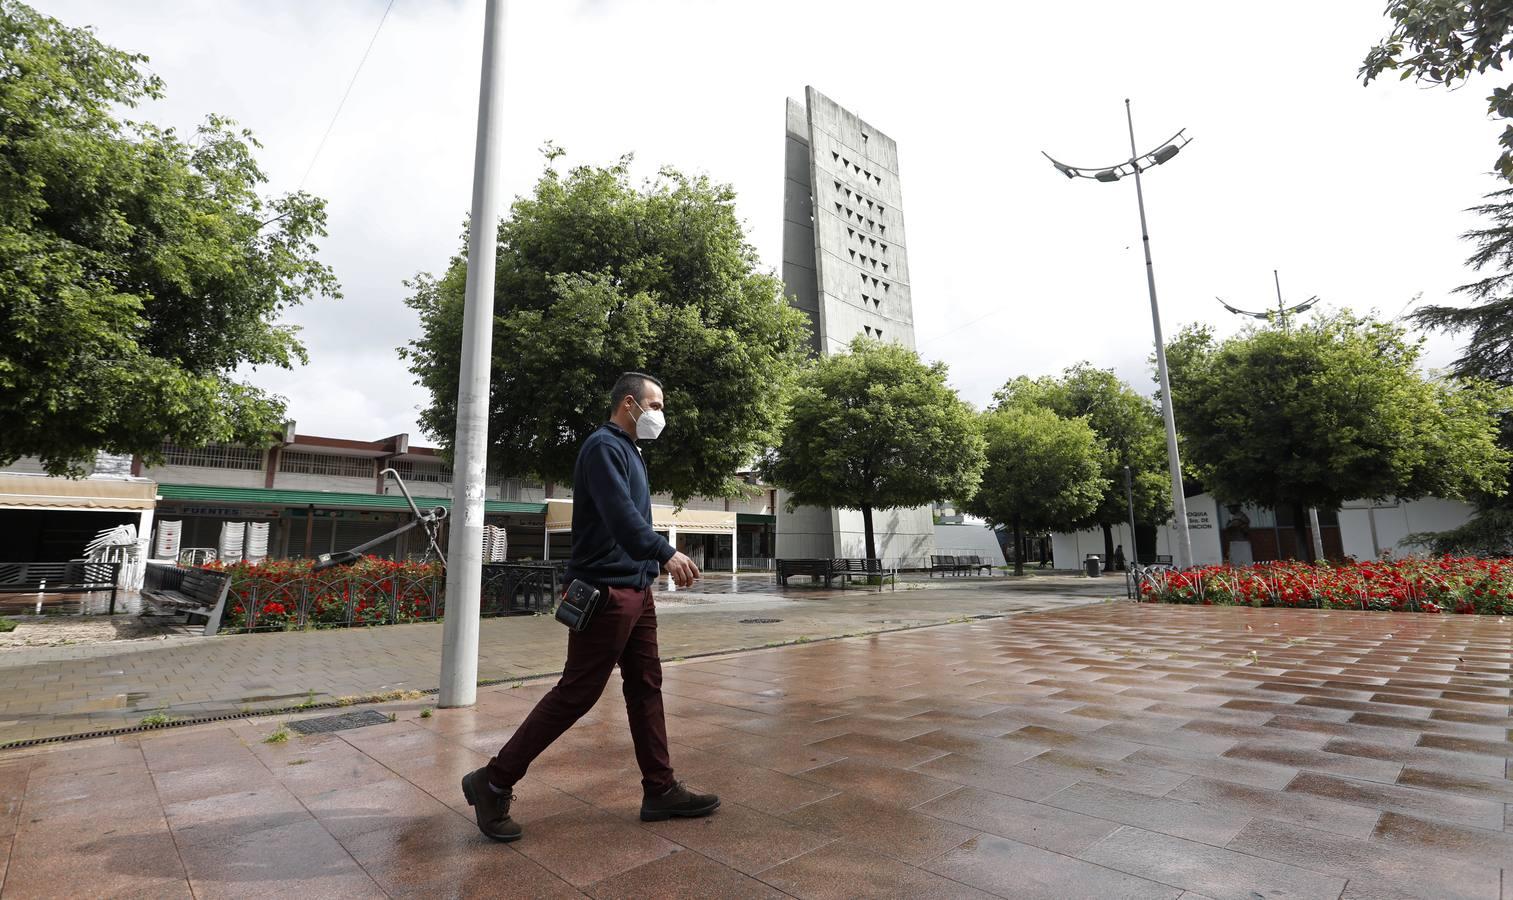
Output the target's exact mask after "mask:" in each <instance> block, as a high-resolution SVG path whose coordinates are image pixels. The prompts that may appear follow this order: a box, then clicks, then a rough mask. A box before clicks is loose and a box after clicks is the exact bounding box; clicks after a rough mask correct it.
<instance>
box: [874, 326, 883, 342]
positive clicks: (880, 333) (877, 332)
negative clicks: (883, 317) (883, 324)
mask: <svg viewBox="0 0 1513 900" xmlns="http://www.w3.org/2000/svg"><path fill="white" fill-rule="evenodd" d="M874 333H875V334H876V335H877V339H878V340H882V339H883V330H882V329H881V328H878V329H875V330H874Z"/></svg>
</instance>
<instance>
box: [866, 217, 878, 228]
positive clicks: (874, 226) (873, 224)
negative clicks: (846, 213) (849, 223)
mask: <svg viewBox="0 0 1513 900" xmlns="http://www.w3.org/2000/svg"><path fill="white" fill-rule="evenodd" d="M867 227H868V228H876V227H877V223H876V222H874V221H872V220H871V219H868V220H867Z"/></svg>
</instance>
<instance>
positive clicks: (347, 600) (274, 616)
mask: <svg viewBox="0 0 1513 900" xmlns="http://www.w3.org/2000/svg"><path fill="white" fill-rule="evenodd" d="M445 585H446V581H445V579H444V577H443V576H442V575H441V574H440V573H437V574H431V575H405V574H402V573H395V574H386V575H380V576H371V577H370V576H359V575H352V574H342V573H338V574H333V575H332V576H330V577H324V578H323V577H319V576H314V575H307V576H302V577H295V578H261V577H253V578H244V579H237V580H235V581H233V582H232V584H231V589H230V591H229V592H228V593H227V595H226V612H225V615H224V617H223V618H222V626H221V627H222V629H223V630H225V631H272V630H279V631H282V630H284V629H288V628H303V627H305V626H307V625H308V626H327V627H342V626H352V625H393V624H396V623H400V622H425V621H433V620H436V619H439V618H441V616H442V612H443V606H444V600H445V596H446V591H445Z"/></svg>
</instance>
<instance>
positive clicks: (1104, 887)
mask: <svg viewBox="0 0 1513 900" xmlns="http://www.w3.org/2000/svg"><path fill="white" fill-rule="evenodd" d="M784 618H785V619H786V618H789V616H788V615H786V614H785V616H784ZM552 634H553V635H554V636H555V637H556V638H557V639H558V640H559V641H560V637H561V635H560V633H556V632H553V633H552ZM371 639H372V636H371V635H360V634H359V635H354V638H353V640H354V641H367V640H371ZM321 640H325V638H324V637H322V638H321ZM354 646H356V644H354ZM558 646H559V648H560V643H559V645H558ZM1252 651H1255V652H1256V654H1257V656H1258V657H1259V658H1260V662H1259V663H1249V662H1246V661H1247V660H1249V659H1250V658H1251V657H1250V654H1251V652H1252ZM559 652H560V650H559ZM665 668H666V672H667V678H666V686H665V690H664V700H665V704H666V706H667V709H668V711H669V714H670V715H669V721H668V728H669V737H670V739H671V746H672V756H673V764H674V766H675V768H676V769H677V772H678V775H679V777H681V778H684V779H685V780H687V781H688V782H689V783H690V785H691V786H692V787H694V788H695V789H700V790H712V791H715V792H717V793H719V794H721V795H722V797H723V798H724V800H725V804H726V805H725V807H724V808H723V809H722V810H720V811H719V812H717V813H716V814H715V815H714V816H713V817H711V818H708V819H702V820H689V821H671V822H663V823H642V822H640V821H639V816H638V811H639V801H640V786H639V771H638V770H637V767H636V763H635V758H634V755H633V752H632V742H631V740H630V738H629V735H628V732H627V731H626V729H625V726H624V715H625V714H624V710H623V701H622V699H621V698H620V696H619V691H618V690H617V689H615V688H614V686H613V685H611V689H610V690H607V691H606V692H605V695H604V697H603V698H602V699H601V701H600V702H599V704H597V705H596V706H595V708H594V710H593V711H592V712H591V713H590V714H589V716H588V717H586V719H585V720H584V721H582V722H580V723H579V724H578V726H576V727H575V728H573V729H572V730H570V731H569V732H568V733H567V734H566V735H565V736H564V737H563V738H562V740H561V741H560V742H559V743H558V744H557V745H556V746H554V747H553V748H552V749H551V750H550V751H548V753H547V754H546V755H544V756H543V757H542V758H541V759H540V760H538V761H537V763H536V764H535V765H533V766H532V768H531V770H530V773H529V774H528V775H527V777H526V779H525V780H524V781H523V782H521V783H520V784H519V785H517V786H516V790H515V794H516V796H517V800H516V801H515V804H514V808H513V812H514V814H515V817H516V818H517V820H518V821H520V822H521V823H522V824H523V825H524V827H525V830H526V834H525V837H524V838H523V839H522V840H521V841H520V842H519V843H516V844H512V845H509V846H508V847H504V846H500V845H498V844H494V843H493V842H490V841H487V840H486V839H484V838H483V837H482V836H481V835H479V834H478V833H477V830H476V828H475V827H474V825H473V822H472V819H471V812H472V810H471V808H470V807H468V806H467V804H466V801H465V799H464V798H463V797H462V796H461V794H460V791H459V790H458V788H457V786H456V784H455V782H456V781H457V780H458V779H459V778H460V776H461V774H462V773H464V772H465V771H468V770H470V769H471V768H473V767H476V766H478V765H482V764H483V761H484V760H485V759H487V755H488V754H490V753H492V752H494V751H495V750H496V749H497V747H498V745H499V744H501V743H503V742H504V741H506V740H508V738H509V736H510V734H512V733H513V729H514V727H515V726H516V725H517V724H518V723H519V722H520V721H521V720H522V719H523V718H524V716H525V715H526V714H527V713H528V712H529V710H530V708H531V706H532V705H533V704H534V702H535V701H536V699H538V698H539V697H541V696H542V695H543V694H544V693H545V692H546V690H548V689H549V688H550V685H551V680H550V679H547V680H544V681H541V682H532V683H530V684H527V685H525V686H523V687H520V688H511V687H509V686H500V687H496V688H486V689H484V690H482V691H481V692H480V698H479V703H478V705H477V706H476V707H475V708H473V709H465V710H435V711H434V712H432V713H431V714H430V715H428V716H426V717H425V718H420V709H421V708H422V707H424V706H427V705H431V704H433V703H434V701H432V700H429V699H428V700H425V701H418V702H408V703H405V702H401V703H395V704H388V705H383V706H379V707H376V708H377V709H379V710H380V711H382V712H384V713H385V714H386V715H387V713H388V712H390V711H393V712H395V713H396V715H397V721H394V722H384V723H382V724H378V725H373V726H370V727H367V728H362V729H357V730H354V731H346V732H338V733H335V734H331V735H324V736H311V737H301V736H298V735H296V736H293V737H291V738H290V739H289V740H288V741H287V742H285V743H277V744H265V743H263V742H262V741H263V738H264V737H266V736H267V734H268V733H269V732H271V731H272V729H273V726H274V725H276V724H277V722H276V721H266V720H265V721H247V722H238V723H235V724H233V725H231V726H229V727H222V726H206V727H200V728H194V729H186V730H182V731H168V732H161V733H152V734H145V735H142V736H139V737H133V738H130V739H128V740H124V741H94V742H87V743H80V744H75V745H66V746H62V747H58V748H39V749H37V750H33V751H28V752H20V753H16V752H12V753H9V754H3V755H0V814H3V815H0V844H9V845H10V847H11V852H10V853H9V854H8V856H4V857H3V858H0V873H3V877H4V879H5V882H4V890H5V896H6V897H7V898H9V897H11V896H17V897H26V896H89V895H96V894H100V893H110V894H111V895H113V896H134V895H136V896H177V895H186V896H187V895H188V894H189V892H190V891H191V890H192V891H193V892H194V893H195V894H196V895H201V896H230V895H239V894H241V895H245V894H254V895H257V894H262V895H266V894H268V893H270V892H272V893H283V894H304V895H310V896H316V895H319V896H378V895H380V894H382V893H387V894H389V895H392V896H417V897H433V896H443V895H450V894H459V895H461V894H487V893H489V892H490V891H491V890H495V889H496V888H497V887H498V886H499V885H502V884H509V885H511V886H513V887H514V888H515V890H514V891H513V892H512V893H511V895H512V896H532V897H534V896H543V897H555V896H562V897H571V896H583V895H585V894H586V895H589V896H595V897H630V896H647V895H653V896H658V897H701V898H702V897H715V896H729V897H745V896H751V897H772V896H779V895H780V894H779V893H778V892H784V893H787V894H790V895H795V896H802V897H856V896H865V897H881V896H901V897H903V896H929V897H953V896H960V897H974V898H981V897H990V896H1001V897H1105V896H1107V897H1114V896H1130V897H1168V898H1176V897H1178V896H1181V897H1186V898H1187V900H1201V898H1204V897H1212V898H1219V897H1244V898H1252V897H1255V896H1257V895H1260V896H1291V897H1351V898H1355V900H1366V898H1388V897H1404V896H1412V897H1433V898H1436V900H1438V898H1441V897H1444V898H1453V897H1463V896H1464V897H1485V898H1488V900H1497V898H1498V897H1499V892H1500V891H1501V890H1504V888H1503V885H1504V884H1505V882H1506V880H1507V878H1508V873H1507V872H1505V871H1504V870H1503V869H1504V867H1505V866H1507V865H1509V861H1510V860H1513V832H1510V831H1509V827H1510V823H1513V812H1510V810H1513V787H1510V785H1513V777H1510V776H1513V755H1510V754H1509V747H1510V745H1513V740H1510V737H1513V736H1510V734H1509V729H1510V728H1513V717H1510V715H1509V707H1508V697H1507V678H1508V677H1509V673H1510V672H1513V623H1507V622H1504V623H1499V622H1497V621H1496V620H1495V619H1475V618H1471V617H1445V618H1439V617H1430V616H1413V615H1378V614H1359V613H1340V612H1330V613H1326V614H1320V613H1319V612H1318V611H1310V610H1248V609H1214V608H1198V607H1155V606H1135V605H1130V604H1099V605H1096V606H1089V607H1083V608H1078V609H1069V610H1061V611H1056V612H1050V613H1039V614H1035V615H1025V616H1017V617H1015V618H1012V619H1004V620H997V621H986V622H971V623H962V624H954V625H945V626H941V627H938V628H929V629H923V630H917V631H907V632H896V633H893V634H889V635H883V636H874V637H864V638H854V639H845V640H839V641H826V642H822V643H810V644H799V645H794V646H788V647H783V648H776V649H771V650H762V651H754V652H747V653H738V654H731V655H726V656H721V657H719V658H714V659H701V660H697V661H690V662H686V663H679V662H675V661H672V660H670V659H669V660H668V662H667V664H666V666H665ZM312 715H313V714H312ZM5 838H9V840H3V839H5ZM270 850H271V852H270ZM291 860H292V861H291ZM1504 900H1506V898H1504Z"/></svg>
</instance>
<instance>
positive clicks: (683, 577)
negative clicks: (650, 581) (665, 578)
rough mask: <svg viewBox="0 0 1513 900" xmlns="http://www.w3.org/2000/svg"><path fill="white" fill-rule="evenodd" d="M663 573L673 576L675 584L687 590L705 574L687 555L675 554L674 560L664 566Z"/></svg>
mask: <svg viewBox="0 0 1513 900" xmlns="http://www.w3.org/2000/svg"><path fill="white" fill-rule="evenodd" d="M662 571H663V572H666V573H667V574H668V575H671V576H672V581H673V584H676V585H677V586H678V587H682V588H686V587H690V586H692V585H693V583H694V582H695V581H697V580H698V579H699V576H701V575H703V574H704V573H702V572H700V571H699V567H698V566H697V565H695V564H694V561H693V560H691V559H689V558H688V556H687V555H686V554H683V553H674V554H673V555H672V559H669V560H668V561H667V562H665V563H663V564H662Z"/></svg>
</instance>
